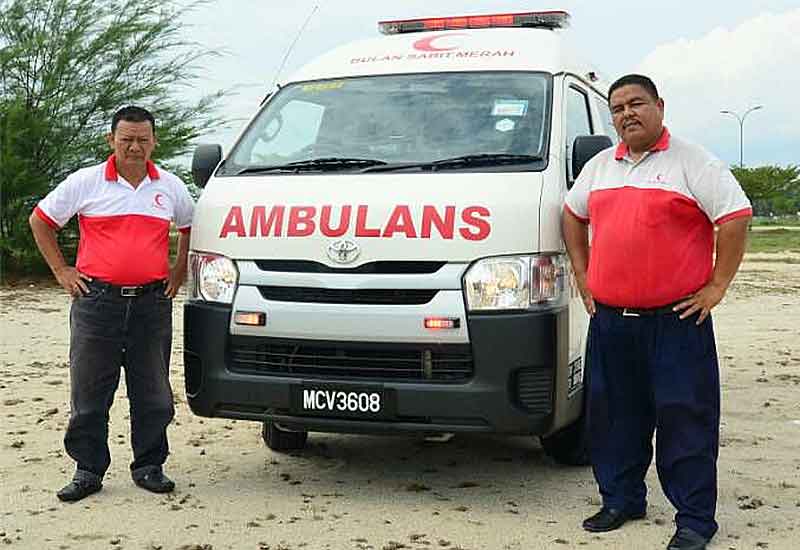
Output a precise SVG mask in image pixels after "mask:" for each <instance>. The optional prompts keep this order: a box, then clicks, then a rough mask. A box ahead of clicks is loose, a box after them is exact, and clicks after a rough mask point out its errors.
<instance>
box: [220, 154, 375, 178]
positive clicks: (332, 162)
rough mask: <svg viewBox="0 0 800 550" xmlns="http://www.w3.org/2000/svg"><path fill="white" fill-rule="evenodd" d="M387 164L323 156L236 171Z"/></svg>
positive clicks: (294, 169)
mask: <svg viewBox="0 0 800 550" xmlns="http://www.w3.org/2000/svg"><path fill="white" fill-rule="evenodd" d="M384 164H386V162H385V161H382V160H377V159H362V158H347V157H323V158H316V159H308V160H299V161H296V162H289V163H286V164H273V165H266V166H248V167H247V168H243V169H242V170H239V171H238V172H236V175H237V176H241V175H242V174H262V173H265V172H300V171H303V170H320V171H325V170H343V169H347V168H365V167H370V166H379V165H384Z"/></svg>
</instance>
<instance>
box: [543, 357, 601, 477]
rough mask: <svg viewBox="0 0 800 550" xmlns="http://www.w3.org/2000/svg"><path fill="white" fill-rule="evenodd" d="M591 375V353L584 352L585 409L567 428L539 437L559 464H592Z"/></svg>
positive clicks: (548, 452) (548, 453)
mask: <svg viewBox="0 0 800 550" xmlns="http://www.w3.org/2000/svg"><path fill="white" fill-rule="evenodd" d="M589 375H590V373H589V354H588V353H586V354H584V366H583V411H582V412H581V415H580V416H579V417H578V418H577V420H575V422H573V423H572V424H570V425H569V426H567V427H566V428H563V429H562V430H560V431H558V432H556V433H554V434H552V435H549V436H547V437H541V438H539V440H540V441H541V442H542V447H543V448H544V452H545V453H546V454H547V455H548V456H549V457H551V458H552V459H553V460H555V461H556V462H558V463H559V464H564V465H566V466H588V465H590V464H591V460H590V456H589V422H588V414H587V409H588V397H589Z"/></svg>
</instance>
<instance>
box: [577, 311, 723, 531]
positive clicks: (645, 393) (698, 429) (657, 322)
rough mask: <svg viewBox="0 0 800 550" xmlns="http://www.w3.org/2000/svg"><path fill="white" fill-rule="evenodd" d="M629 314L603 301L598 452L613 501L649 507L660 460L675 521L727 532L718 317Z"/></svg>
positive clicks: (598, 475)
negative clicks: (722, 514)
mask: <svg viewBox="0 0 800 550" xmlns="http://www.w3.org/2000/svg"><path fill="white" fill-rule="evenodd" d="M696 319H697V318H696V316H692V317H691V318H688V319H684V320H681V319H679V318H678V315H677V314H674V315H673V314H667V315H658V316H652V317H645V316H642V317H623V316H622V315H620V314H619V313H617V312H615V311H613V310H611V309H608V308H603V307H600V306H598V308H597V313H596V314H595V315H594V316H593V317H592V320H591V323H590V329H589V331H590V333H589V346H590V359H589V361H590V369H591V372H590V381H589V385H590V391H589V422H590V436H591V457H592V466H593V469H594V475H595V479H596V480H597V483H598V485H599V487H600V494H601V495H602V498H603V505H604V506H606V507H609V508H616V509H618V510H623V511H625V512H627V513H630V514H637V513H641V512H644V510H645V508H646V507H647V487H646V486H645V483H644V478H645V474H646V473H647V469H648V468H649V467H650V462H651V461H652V458H653V432H654V431H655V434H656V438H655V440H656V441H655V442H656V468H657V471H658V478H659V480H660V482H661V487H662V489H663V491H664V494H665V495H666V496H667V498H668V499H669V501H670V502H671V503H672V505H673V506H674V507H675V509H676V510H677V514H676V515H675V523H676V524H677V526H678V527H689V528H690V529H693V530H694V531H696V532H698V533H700V534H701V535H703V536H705V537H707V538H709V539H710V538H711V537H712V536H713V535H714V533H716V531H717V522H716V521H715V519H714V515H715V511H716V504H717V456H718V454H719V402H720V387H719V367H718V363H717V351H716V346H715V343H714V328H713V324H712V321H711V317H708V318H707V319H706V320H705V321H704V322H703V323H702V324H701V325H700V326H697V325H696V324H695V321H696Z"/></svg>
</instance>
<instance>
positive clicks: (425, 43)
mask: <svg viewBox="0 0 800 550" xmlns="http://www.w3.org/2000/svg"><path fill="white" fill-rule="evenodd" d="M448 36H465V34H464V33H456V34H439V35H435V36H429V37H428V38H423V39H421V40H417V41H416V42H414V49H416V50H421V51H423V52H448V51H450V50H457V49H458V48H460V47H461V46H452V47H450V48H438V47H436V46H434V45H433V41H434V40H439V39H440V38H445V37H448Z"/></svg>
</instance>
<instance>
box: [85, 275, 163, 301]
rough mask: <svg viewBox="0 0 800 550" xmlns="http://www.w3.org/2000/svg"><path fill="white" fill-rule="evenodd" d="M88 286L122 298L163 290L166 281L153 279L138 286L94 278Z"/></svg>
mask: <svg viewBox="0 0 800 550" xmlns="http://www.w3.org/2000/svg"><path fill="white" fill-rule="evenodd" d="M88 286H89V287H90V288H96V289H97V290H102V291H103V292H109V293H111V294H112V295H115V296H121V297H123V298H135V297H137V296H141V295H143V294H147V293H149V292H155V291H156V290H164V288H165V287H166V281H153V282H152V283H147V284H145V285H139V286H117V285H112V284H111V283H106V282H105V281H99V280H97V279H95V280H94V281H90V282H89V283H88Z"/></svg>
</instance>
